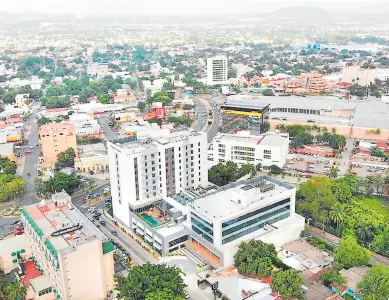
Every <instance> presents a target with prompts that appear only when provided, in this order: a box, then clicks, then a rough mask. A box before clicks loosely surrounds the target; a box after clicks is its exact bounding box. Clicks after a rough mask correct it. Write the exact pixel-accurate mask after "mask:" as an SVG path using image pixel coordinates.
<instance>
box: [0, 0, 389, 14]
mask: <svg viewBox="0 0 389 300" xmlns="http://www.w3.org/2000/svg"><path fill="white" fill-rule="evenodd" d="M387 1H388V0H370V1H368V5H369V6H370V8H372V7H373V8H375V9H378V10H379V9H380V6H381V7H382V6H384V7H387V6H389V5H388V3H387ZM366 3H367V2H362V1H361V0H143V1H142V0H141V1H140V0H0V10H2V11H9V12H13V13H18V12H20V13H28V12H32V13H64V14H68V13H71V14H80V15H84V14H107V13H131V14H138V13H139V14H147V13H150V14H175V13H177V14H203V13H207V14H210V13H215V14H223V13H234V12H235V13H241V12H258V13H260V12H269V11H272V10H274V9H277V8H282V7H286V6H313V5H315V6H320V7H322V8H324V9H326V10H328V11H331V12H335V11H342V12H344V11H353V12H354V11H358V10H360V11H364V10H365V11H366V9H367V8H368V5H367V4H366ZM373 4H374V5H373Z"/></svg>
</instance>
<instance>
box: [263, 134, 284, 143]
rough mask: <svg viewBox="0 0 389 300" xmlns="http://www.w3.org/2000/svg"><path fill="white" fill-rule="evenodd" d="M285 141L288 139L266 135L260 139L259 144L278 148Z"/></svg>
mask: <svg viewBox="0 0 389 300" xmlns="http://www.w3.org/2000/svg"><path fill="white" fill-rule="evenodd" d="M285 140H288V138H286V137H284V136H281V135H277V134H268V135H265V136H264V137H263V138H262V140H261V142H260V144H261V145H263V146H280V145H282V144H283V143H285Z"/></svg>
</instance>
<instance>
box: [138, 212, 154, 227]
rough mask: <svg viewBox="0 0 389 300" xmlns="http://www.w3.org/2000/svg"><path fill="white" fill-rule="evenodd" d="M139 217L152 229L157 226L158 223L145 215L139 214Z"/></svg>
mask: <svg viewBox="0 0 389 300" xmlns="http://www.w3.org/2000/svg"><path fill="white" fill-rule="evenodd" d="M140 217H141V218H142V219H143V220H145V221H146V222H147V223H149V224H150V225H151V226H153V227H157V226H158V221H156V220H155V219H154V218H153V217H150V216H148V215H147V214H141V215H140Z"/></svg>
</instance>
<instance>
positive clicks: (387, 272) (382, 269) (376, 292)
mask: <svg viewBox="0 0 389 300" xmlns="http://www.w3.org/2000/svg"><path fill="white" fill-rule="evenodd" d="M358 288H359V290H360V292H361V294H362V295H363V299H370V300H379V299H389V267H388V266H383V265H380V264H376V265H374V266H373V267H372V268H371V269H370V270H369V271H368V272H367V274H366V275H365V276H364V277H363V280H362V281H361V282H360V283H359V285H358Z"/></svg>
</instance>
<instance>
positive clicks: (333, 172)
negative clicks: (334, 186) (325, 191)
mask: <svg viewBox="0 0 389 300" xmlns="http://www.w3.org/2000/svg"><path fill="white" fill-rule="evenodd" d="M339 171H340V170H339V168H338V167H337V166H332V167H331V168H330V173H329V174H328V177H330V178H332V179H335V178H336V177H338V173H339Z"/></svg>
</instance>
